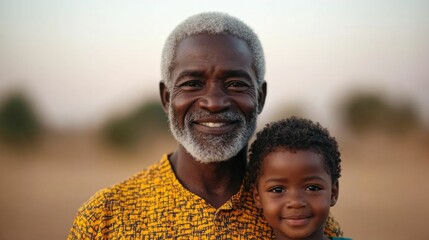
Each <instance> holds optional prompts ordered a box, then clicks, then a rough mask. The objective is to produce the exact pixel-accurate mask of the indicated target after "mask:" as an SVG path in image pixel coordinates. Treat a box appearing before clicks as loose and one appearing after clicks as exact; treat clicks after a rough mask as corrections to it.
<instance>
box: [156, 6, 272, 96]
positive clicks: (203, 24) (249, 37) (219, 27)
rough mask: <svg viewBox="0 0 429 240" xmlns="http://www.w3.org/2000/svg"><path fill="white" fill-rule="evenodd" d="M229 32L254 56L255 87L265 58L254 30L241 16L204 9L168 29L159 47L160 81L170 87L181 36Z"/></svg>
mask: <svg viewBox="0 0 429 240" xmlns="http://www.w3.org/2000/svg"><path fill="white" fill-rule="evenodd" d="M201 33H208V34H213V35H216V34H225V33H226V34H231V35H233V36H235V37H237V38H239V39H241V40H243V41H244V42H246V43H247V45H248V47H249V49H250V51H251V52H252V56H253V65H254V66H253V67H254V69H255V72H256V77H257V83H258V87H259V86H260V85H261V84H262V83H263V82H264V75H265V58H264V51H263V49H262V45H261V42H260V41H259V39H258V36H257V35H256V34H255V32H253V30H252V29H251V28H250V27H249V26H248V25H246V24H245V23H244V22H242V21H241V20H239V19H237V18H235V17H232V16H230V15H228V14H226V13H220V12H205V13H200V14H197V15H194V16H191V17H189V18H187V19H186V20H185V21H183V22H182V23H181V24H179V25H177V27H176V28H175V29H174V30H173V31H172V32H171V34H170V36H169V37H168V38H167V40H166V42H165V44H164V49H163V50H162V60H161V75H162V80H161V81H162V82H164V84H165V85H166V86H167V87H168V88H171V87H172V85H171V71H172V69H173V67H174V58H175V57H176V56H175V55H176V50H177V46H178V44H179V43H180V41H182V40H183V39H185V38H187V37H189V36H193V35H198V34H201Z"/></svg>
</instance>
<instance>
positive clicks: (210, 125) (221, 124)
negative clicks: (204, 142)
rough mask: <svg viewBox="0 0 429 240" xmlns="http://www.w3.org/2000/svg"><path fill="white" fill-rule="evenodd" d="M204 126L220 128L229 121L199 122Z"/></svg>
mask: <svg viewBox="0 0 429 240" xmlns="http://www.w3.org/2000/svg"><path fill="white" fill-rule="evenodd" d="M199 124H201V125H203V126H206V127H209V128H219V127H223V126H225V125H226V124H227V123H224V122H201V123H199Z"/></svg>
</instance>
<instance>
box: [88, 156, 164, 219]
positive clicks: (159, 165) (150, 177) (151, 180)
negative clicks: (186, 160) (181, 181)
mask: <svg viewBox="0 0 429 240" xmlns="http://www.w3.org/2000/svg"><path fill="white" fill-rule="evenodd" d="M168 171H171V167H170V165H169V162H168V158H167V155H164V156H163V157H162V159H161V160H160V161H158V162H156V163H154V164H152V165H151V166H149V167H148V168H146V169H144V170H142V171H140V172H138V173H137V174H135V175H133V176H131V177H129V178H128V179H126V180H125V181H122V182H120V183H118V184H115V185H113V186H110V187H107V188H104V189H101V190H100V191H98V192H97V193H95V194H94V195H93V196H92V197H91V198H90V199H89V200H88V201H87V202H86V203H84V204H83V205H82V207H81V209H80V210H83V209H85V210H86V211H88V210H93V209H94V208H99V209H103V211H109V209H110V208H112V207H113V205H116V204H119V203H122V204H133V203H135V202H136V201H139V200H140V201H141V200H142V199H145V198H144V197H145V195H148V194H150V193H151V189H154V188H157V187H160V186H159V185H161V184H163V183H165V178H167V177H168V174H169V173H168Z"/></svg>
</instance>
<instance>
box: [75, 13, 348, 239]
mask: <svg viewBox="0 0 429 240" xmlns="http://www.w3.org/2000/svg"><path fill="white" fill-rule="evenodd" d="M161 71H162V81H161V83H160V95H161V101H162V105H163V107H164V110H165V111H166V112H167V113H168V118H169V123H170V129H171V132H172V133H173V135H174V137H175V138H176V140H177V141H178V143H179V146H178V149H177V150H176V151H175V152H173V153H172V154H169V155H164V156H163V157H162V159H161V160H160V161H159V162H158V163H156V164H154V165H153V166H151V167H149V168H148V169H146V170H143V171H142V172H141V173H139V174H138V175H136V176H134V177H132V178H130V179H128V180H126V181H124V182H122V183H120V184H118V185H115V186H113V187H110V188H107V189H104V190H101V191H100V192H98V193H97V194H96V195H95V196H93V197H92V198H91V199H90V200H89V201H88V202H87V203H85V204H84V205H83V206H82V207H81V208H80V209H79V212H78V215H77V217H76V219H75V222H74V224H73V227H72V229H71V232H70V235H69V239H142V238H143V239H166V238H176V239H190V238H192V239H237V238H238V239H270V238H272V237H273V234H272V231H271V229H270V228H269V227H268V225H267V223H266V222H265V220H264V219H263V217H262V215H261V212H260V211H259V210H258V209H257V208H256V207H255V206H254V204H253V198H252V194H251V191H250V186H249V184H248V183H247V179H248V178H247V177H246V164H247V145H248V141H249V139H250V137H251V136H252V134H253V133H254V131H255V128H256V118H257V115H258V114H259V113H260V112H261V111H262V108H263V106H264V101H265V96H266V87H267V84H266V82H265V81H264V73H265V63H264V54H263V50H262V46H261V44H260V42H259V39H258V38H257V36H256V34H255V33H254V32H253V31H252V30H251V29H250V28H249V27H248V26H247V25H246V24H244V23H243V22H241V21H240V20H238V19H236V18H234V17H231V16H229V15H226V14H222V13H202V14H199V15H195V16H192V17H190V18H188V19H187V20H185V21H184V22H183V23H181V24H180V25H178V26H177V27H176V29H174V31H173V32H172V33H171V35H170V36H169V38H168V39H167V41H166V43H165V46H164V50H163V55H162V65H161ZM325 233H326V234H327V235H329V236H337V235H340V234H341V233H340V231H339V228H338V226H337V225H336V224H335V222H334V221H333V220H332V219H330V221H329V224H328V225H327V226H326V229H325Z"/></svg>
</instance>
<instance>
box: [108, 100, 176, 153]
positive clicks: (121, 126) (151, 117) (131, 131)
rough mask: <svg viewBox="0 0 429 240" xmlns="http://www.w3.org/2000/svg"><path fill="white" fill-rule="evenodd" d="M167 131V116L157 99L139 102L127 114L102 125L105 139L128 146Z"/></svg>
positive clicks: (114, 143)
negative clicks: (139, 103) (138, 104)
mask: <svg viewBox="0 0 429 240" xmlns="http://www.w3.org/2000/svg"><path fill="white" fill-rule="evenodd" d="M167 133H168V121H167V116H166V114H165V113H164V110H163V109H162V106H161V104H160V103H159V101H149V102H145V103H143V104H141V105H140V106H138V107H137V108H135V109H134V110H132V111H131V112H130V113H129V114H126V115H125V116H121V117H115V118H112V119H110V120H108V121H107V123H106V124H105V125H104V126H103V127H102V135H103V138H104V140H105V141H107V142H108V143H109V144H111V145H113V146H119V147H130V146H134V145H136V144H137V143H138V142H140V141H141V140H149V139H151V138H153V137H155V136H157V135H164V134H167Z"/></svg>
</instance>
